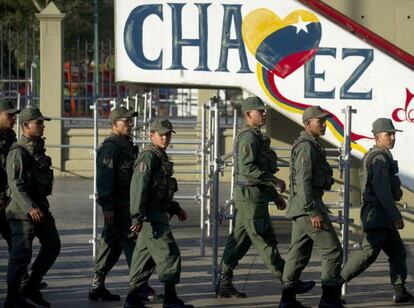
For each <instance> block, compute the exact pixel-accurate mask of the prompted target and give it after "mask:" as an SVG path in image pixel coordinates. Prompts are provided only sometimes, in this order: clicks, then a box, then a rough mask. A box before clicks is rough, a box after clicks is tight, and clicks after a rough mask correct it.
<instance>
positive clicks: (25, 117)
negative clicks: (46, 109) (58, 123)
mask: <svg viewBox="0 0 414 308" xmlns="http://www.w3.org/2000/svg"><path fill="white" fill-rule="evenodd" d="M19 119H20V122H22V123H24V122H28V121H32V120H41V121H50V120H51V119H50V118H48V117H44V116H43V115H42V113H41V112H40V110H39V108H37V107H32V106H29V107H26V108H25V109H23V110H22V112H21V113H20V117H19Z"/></svg>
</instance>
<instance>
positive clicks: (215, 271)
mask: <svg viewBox="0 0 414 308" xmlns="http://www.w3.org/2000/svg"><path fill="white" fill-rule="evenodd" d="M211 103H212V104H211V105H212V110H213V111H214V148H213V151H214V164H213V195H212V199H213V213H214V219H213V247H212V248H213V253H212V256H213V262H212V263H213V268H212V274H213V275H212V278H213V281H212V283H213V289H214V288H215V286H216V283H217V276H218V236H219V218H220V217H219V215H220V213H219V210H220V209H219V173H220V151H219V145H220V137H219V125H220V124H219V106H218V103H219V100H218V98H217V97H213V98H212V99H211Z"/></svg>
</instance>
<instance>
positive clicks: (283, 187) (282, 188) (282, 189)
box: [275, 178, 286, 193]
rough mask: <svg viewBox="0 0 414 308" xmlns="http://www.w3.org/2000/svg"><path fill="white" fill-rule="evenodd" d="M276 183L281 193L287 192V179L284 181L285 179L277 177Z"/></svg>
mask: <svg viewBox="0 0 414 308" xmlns="http://www.w3.org/2000/svg"><path fill="white" fill-rule="evenodd" d="M275 183H276V187H277V188H278V191H279V192H280V193H284V192H285V190H286V183H285V181H283V180H281V179H278V178H276V181H275Z"/></svg>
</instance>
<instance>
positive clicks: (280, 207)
mask: <svg viewBox="0 0 414 308" xmlns="http://www.w3.org/2000/svg"><path fill="white" fill-rule="evenodd" d="M274 202H275V204H276V207H277V209H278V210H281V211H282V210H284V209H286V202H285V199H283V198H282V197H280V196H279V197H277V199H276V200H275V201H274Z"/></svg>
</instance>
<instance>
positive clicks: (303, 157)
mask: <svg viewBox="0 0 414 308" xmlns="http://www.w3.org/2000/svg"><path fill="white" fill-rule="evenodd" d="M301 163H302V165H307V164H309V157H308V156H307V155H303V156H302V158H301Z"/></svg>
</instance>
